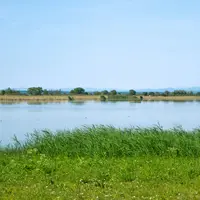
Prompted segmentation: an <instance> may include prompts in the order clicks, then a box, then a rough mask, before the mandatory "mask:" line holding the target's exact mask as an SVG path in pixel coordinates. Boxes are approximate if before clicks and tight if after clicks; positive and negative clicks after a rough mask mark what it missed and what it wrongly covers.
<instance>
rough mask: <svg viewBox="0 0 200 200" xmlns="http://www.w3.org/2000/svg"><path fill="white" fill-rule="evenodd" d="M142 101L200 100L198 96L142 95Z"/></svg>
mask: <svg viewBox="0 0 200 200" xmlns="http://www.w3.org/2000/svg"><path fill="white" fill-rule="evenodd" d="M143 101H200V96H166V97H165V96H143Z"/></svg>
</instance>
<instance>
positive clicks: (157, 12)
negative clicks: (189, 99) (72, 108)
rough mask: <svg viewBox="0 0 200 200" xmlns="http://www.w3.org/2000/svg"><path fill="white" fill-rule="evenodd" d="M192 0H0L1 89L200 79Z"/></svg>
mask: <svg viewBox="0 0 200 200" xmlns="http://www.w3.org/2000/svg"><path fill="white" fill-rule="evenodd" d="M199 11H200V1H199V0H191V1H188V0H151V1H150V0H84V1H83V0H73V1H66V0H57V1H55V0H34V1H33V0H32V1H31V0H30V1H26V0H18V1H16V0H1V1H0V72H1V78H0V88H6V87H13V88H19V87H23V88H24V87H31V86H42V87H44V88H67V87H77V86H83V87H95V88H105V87H107V88H120V89H129V88H135V89H140V88H163V87H191V86H200V57H199V56H200V12H199Z"/></svg>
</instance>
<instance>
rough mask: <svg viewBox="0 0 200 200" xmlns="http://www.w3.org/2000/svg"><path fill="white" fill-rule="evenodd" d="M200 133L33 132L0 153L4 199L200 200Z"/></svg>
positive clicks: (0, 193)
mask: <svg viewBox="0 0 200 200" xmlns="http://www.w3.org/2000/svg"><path fill="white" fill-rule="evenodd" d="M199 166H200V129H194V130H193V131H190V132H189V131H185V130H183V129H182V128H174V129H170V130H163V129H162V127H160V126H157V127H153V128H130V129H117V128H114V127H109V126H93V127H85V128H82V129H74V130H73V131H60V132H56V133H52V132H50V131H47V130H46V131H43V132H41V133H39V132H35V133H33V134H32V135H30V136H29V138H27V140H26V141H25V142H24V143H20V142H18V141H17V139H15V143H14V145H12V146H9V147H4V148H3V147H1V150H0V172H1V173H0V188H1V189H0V199H20V200H21V199H22V200H23V199H80V200H82V199H109V200H110V199H119V200H120V199H128V200H129V199H200V189H199V188H200V168H199Z"/></svg>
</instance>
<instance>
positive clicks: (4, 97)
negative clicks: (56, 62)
mask: <svg viewBox="0 0 200 200" xmlns="http://www.w3.org/2000/svg"><path fill="white" fill-rule="evenodd" d="M70 96H71V97H73V99H74V100H77V101H88V100H95V101H100V99H101V95H70ZM104 96H105V97H106V99H107V100H111V101H113V100H115V101H120V100H123V101H137V102H138V101H140V95H139V96H129V95H116V96H113V95H111V96H107V95H104ZM136 97H137V98H136ZM68 100H69V95H58V96H51V95H46V96H45V95H43V96H24V95H0V101H2V102H12V101H13V102H15V101H19V102H20V101H47V102H48V101H50V102H51V101H68ZM143 100H144V101H200V96H167V97H164V96H143Z"/></svg>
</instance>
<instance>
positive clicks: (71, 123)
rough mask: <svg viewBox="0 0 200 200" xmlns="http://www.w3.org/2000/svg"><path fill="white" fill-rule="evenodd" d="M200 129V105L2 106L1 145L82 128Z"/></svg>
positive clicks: (90, 104) (123, 103)
mask: <svg viewBox="0 0 200 200" xmlns="http://www.w3.org/2000/svg"><path fill="white" fill-rule="evenodd" d="M158 123H160V124H161V125H162V126H163V127H164V128H172V127H174V126H177V125H182V126H183V128H185V129H193V128H197V127H199V125H200V102H142V103H131V102H105V103H102V102H93V101H89V102H82V103H71V102H64V103H46V104H44V103H41V104H28V103H19V104H0V141H1V144H3V145H5V144H8V143H11V142H12V137H13V136H14V135H16V136H17V137H18V139H19V140H24V139H25V135H26V134H27V133H31V132H33V131H34V130H41V129H51V130H53V131H55V130H62V129H72V128H75V127H81V126H83V125H93V124H104V125H114V126H116V127H130V126H142V127H147V126H153V125H155V124H158Z"/></svg>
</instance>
